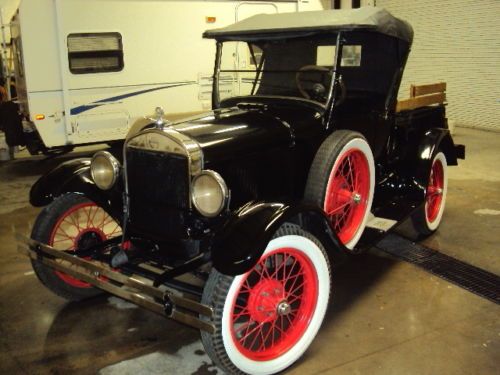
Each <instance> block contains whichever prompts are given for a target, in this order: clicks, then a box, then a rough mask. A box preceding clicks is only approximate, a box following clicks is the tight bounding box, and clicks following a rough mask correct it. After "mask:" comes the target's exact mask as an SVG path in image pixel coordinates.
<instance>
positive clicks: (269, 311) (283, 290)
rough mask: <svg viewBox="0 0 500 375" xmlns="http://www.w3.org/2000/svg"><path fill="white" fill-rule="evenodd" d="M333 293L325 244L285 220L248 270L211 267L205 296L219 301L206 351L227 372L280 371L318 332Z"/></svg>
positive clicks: (204, 336)
mask: <svg viewBox="0 0 500 375" xmlns="http://www.w3.org/2000/svg"><path fill="white" fill-rule="evenodd" d="M272 267H274V268H272ZM273 270H274V271H273ZM269 272H273V274H270V273H269ZM294 272H297V274H295V273H294ZM271 276H272V277H271ZM297 283H301V284H300V285H299V286H297ZM304 285H307V288H306V287H304ZM329 295H330V265H329V261H328V257H327V255H326V252H325V250H324V248H323V247H322V245H321V244H320V243H319V241H318V240H317V239H316V238H315V237H313V236H312V235H311V234H309V233H307V232H305V231H303V230H301V229H300V228H299V227H297V226H295V225H291V224H286V225H284V226H283V227H282V228H280V230H279V231H278V232H277V234H276V236H275V238H274V239H273V240H271V241H270V242H269V244H268V246H267V248H266V250H265V252H264V254H263V255H262V257H261V260H260V262H259V263H258V264H257V265H256V266H255V267H254V268H253V269H252V270H250V271H249V272H247V273H245V274H243V275H239V276H236V277H229V276H225V275H222V274H220V273H219V272H217V271H216V270H212V273H211V275H210V278H209V281H208V282H207V285H206V287H205V290H204V293H203V299H202V301H203V303H208V304H211V305H212V306H213V307H214V310H215V319H214V321H213V323H214V324H215V325H216V330H217V331H216V333H215V334H214V335H211V334H208V333H205V332H202V340H203V343H204V346H205V348H206V350H207V353H208V354H209V355H210V357H211V358H212V359H213V360H214V362H216V363H217V365H218V366H219V367H221V368H222V369H223V370H224V371H226V372H228V373H247V374H274V373H277V372H280V371H282V370H284V369H286V368H287V367H289V366H290V365H292V364H293V363H294V362H296V361H297V360H298V359H299V358H300V357H301V356H302V354H303V353H304V352H305V351H306V350H307V348H308V347H309V345H310V344H311V342H312V341H313V339H314V338H315V336H316V334H317V332H318V330H319V328H320V326H321V324H322V322H323V319H324V316H325V313H326V309H327V307H328V300H329ZM236 302H238V304H237V303H236ZM240 305H244V306H240ZM260 307H262V309H260ZM280 331H284V332H286V336H285V335H282V334H281V332H280Z"/></svg>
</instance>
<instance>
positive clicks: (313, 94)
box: [295, 65, 331, 102]
mask: <svg viewBox="0 0 500 375" xmlns="http://www.w3.org/2000/svg"><path fill="white" fill-rule="evenodd" d="M306 72H319V73H320V74H321V75H322V78H321V80H319V82H314V81H311V80H308V81H309V82H312V85H311V87H310V88H306V87H304V86H305V82H306V81H307V80H305V79H304V78H303V75H304V73H306ZM325 76H326V77H329V78H330V79H331V72H330V69H328V68H325V67H324V66H319V65H304V66H303V67H302V68H300V69H299V71H298V72H297V74H296V75H295V83H296V84H297V88H298V89H299V92H300V94H301V95H302V96H303V97H304V98H306V99H313V100H317V101H321V102H324V101H326V98H327V95H328V88H327V86H328V85H329V83H326V82H325Z"/></svg>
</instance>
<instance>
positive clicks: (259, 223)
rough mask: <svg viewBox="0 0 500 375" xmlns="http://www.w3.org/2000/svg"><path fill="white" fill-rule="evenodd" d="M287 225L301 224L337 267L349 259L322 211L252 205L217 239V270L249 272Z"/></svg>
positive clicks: (231, 220)
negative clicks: (278, 231)
mask: <svg viewBox="0 0 500 375" xmlns="http://www.w3.org/2000/svg"><path fill="white" fill-rule="evenodd" d="M285 222H292V223H295V224H298V225H299V226H300V227H301V228H302V229H304V230H306V231H308V232H310V233H311V234H313V235H314V236H316V238H318V240H319V241H320V242H321V243H322V244H323V246H324V247H325V249H326V250H327V252H328V253H329V255H330V257H331V259H332V261H333V262H334V263H335V264H337V263H340V262H341V261H343V260H344V258H345V257H346V255H345V254H347V252H346V251H345V248H344V246H343V245H342V244H341V242H340V241H339V239H338V237H337V236H336V234H335V233H334V232H333V231H332V230H331V228H330V223H329V221H328V219H327V218H326V216H325V214H324V213H323V211H322V210H320V209H319V208H318V207H315V206H312V205H305V204H300V205H293V206H292V205H285V204H282V203H267V202H250V203H248V204H246V205H245V206H243V207H241V208H240V209H239V210H238V211H237V212H235V213H234V214H233V215H232V216H231V217H230V218H229V219H228V221H227V222H226V223H225V225H224V226H223V228H222V230H221V231H220V232H219V233H218V234H217V235H216V236H215V237H214V239H213V241H212V246H211V250H212V261H213V265H214V267H215V268H216V269H217V270H218V271H219V272H222V273H224V274H226V275H239V274H243V273H245V272H247V271H249V270H250V269H251V268H252V267H253V266H255V264H257V262H258V260H259V259H260V257H261V256H262V254H263V253H264V250H265V249H266V247H267V244H268V243H269V241H271V239H272V237H273V235H274V234H275V233H276V231H277V230H278V228H279V227H280V226H282V225H283V224H284V223H285Z"/></svg>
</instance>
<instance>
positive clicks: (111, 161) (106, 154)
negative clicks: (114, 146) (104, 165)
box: [90, 151, 121, 190]
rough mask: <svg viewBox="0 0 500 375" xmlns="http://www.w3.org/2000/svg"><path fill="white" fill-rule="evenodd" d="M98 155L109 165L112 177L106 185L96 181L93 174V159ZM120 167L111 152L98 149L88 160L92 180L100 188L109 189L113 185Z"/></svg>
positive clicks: (118, 174)
mask: <svg viewBox="0 0 500 375" xmlns="http://www.w3.org/2000/svg"><path fill="white" fill-rule="evenodd" d="M99 157H104V158H105V159H106V160H107V161H108V162H109V165H110V167H111V170H112V173H113V175H112V176H113V179H112V180H111V182H110V183H109V184H108V185H107V186H100V185H99V183H98V182H97V179H96V176H95V175H94V169H93V168H92V166H93V165H95V164H94V162H95V160H96V159H97V158H99ZM120 169H121V165H120V162H119V161H118V160H117V159H116V158H115V157H114V156H113V154H111V153H110V152H109V151H98V152H96V153H95V154H94V155H93V156H92V160H91V162H90V176H91V177H92V180H93V181H94V183H95V184H96V185H97V187H98V188H99V189H101V190H110V189H111V188H112V187H113V186H115V184H116V181H117V180H118V177H119V176H120Z"/></svg>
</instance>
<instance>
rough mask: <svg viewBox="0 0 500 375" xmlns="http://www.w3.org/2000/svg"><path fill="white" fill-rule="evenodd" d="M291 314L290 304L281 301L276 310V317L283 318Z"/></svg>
mask: <svg viewBox="0 0 500 375" xmlns="http://www.w3.org/2000/svg"><path fill="white" fill-rule="evenodd" d="M291 312H292V306H290V304H289V303H288V302H286V301H282V302H281V303H280V304H279V305H278V309H277V313H278V315H280V316H284V315H288V314H290V313H291Z"/></svg>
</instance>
